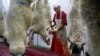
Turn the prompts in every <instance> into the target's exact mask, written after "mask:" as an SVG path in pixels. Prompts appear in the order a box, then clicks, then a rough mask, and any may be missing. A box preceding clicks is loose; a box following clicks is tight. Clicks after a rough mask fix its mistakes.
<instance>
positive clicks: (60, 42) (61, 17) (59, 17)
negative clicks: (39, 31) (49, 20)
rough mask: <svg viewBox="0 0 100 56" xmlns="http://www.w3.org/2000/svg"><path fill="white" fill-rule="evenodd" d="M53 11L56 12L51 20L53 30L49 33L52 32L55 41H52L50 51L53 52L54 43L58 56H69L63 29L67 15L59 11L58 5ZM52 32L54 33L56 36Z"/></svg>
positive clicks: (64, 28)
mask: <svg viewBox="0 0 100 56" xmlns="http://www.w3.org/2000/svg"><path fill="white" fill-rule="evenodd" d="M54 11H55V12H56V13H55V15H54V18H53V22H54V25H55V26H54V27H55V28H54V29H53V30H51V32H53V38H56V39H55V40H54V39H53V43H52V47H51V51H53V48H54V46H53V44H54V42H55V46H56V47H57V48H54V49H55V50H57V51H56V52H57V53H59V55H60V56H70V54H69V50H68V42H67V33H66V27H65V26H67V14H66V13H65V12H64V11H61V8H60V6H59V5H56V6H54ZM54 32H55V33H56V36H55V33H54Z"/></svg>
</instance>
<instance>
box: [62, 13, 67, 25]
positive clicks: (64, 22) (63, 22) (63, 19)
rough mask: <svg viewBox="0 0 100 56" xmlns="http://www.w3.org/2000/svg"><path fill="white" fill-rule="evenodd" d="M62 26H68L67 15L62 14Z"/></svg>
mask: <svg viewBox="0 0 100 56" xmlns="http://www.w3.org/2000/svg"><path fill="white" fill-rule="evenodd" d="M62 24H63V25H67V14H66V13H65V12H62Z"/></svg>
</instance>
